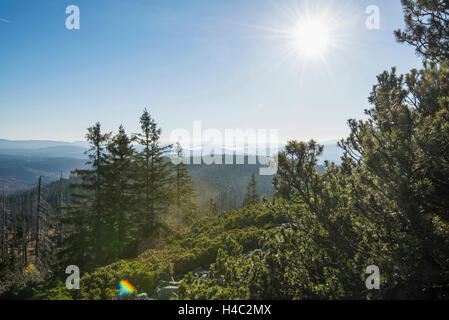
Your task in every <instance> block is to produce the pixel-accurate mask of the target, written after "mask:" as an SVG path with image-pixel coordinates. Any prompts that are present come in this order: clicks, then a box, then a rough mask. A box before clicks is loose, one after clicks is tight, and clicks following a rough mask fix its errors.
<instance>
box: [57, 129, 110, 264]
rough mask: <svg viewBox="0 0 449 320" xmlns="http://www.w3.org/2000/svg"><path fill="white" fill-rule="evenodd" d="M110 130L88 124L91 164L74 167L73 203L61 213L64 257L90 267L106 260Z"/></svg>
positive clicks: (87, 136) (87, 137) (89, 162)
mask: <svg viewBox="0 0 449 320" xmlns="http://www.w3.org/2000/svg"><path fill="white" fill-rule="evenodd" d="M110 136H111V134H110V133H106V134H103V133H102V132H101V125H100V123H96V124H95V125H94V126H92V127H90V128H88V133H87V135H86V139H87V141H88V142H89V143H90V145H91V147H90V149H89V150H88V151H87V154H88V156H89V161H88V162H87V164H88V165H89V166H90V168H88V169H83V170H81V169H77V170H75V171H74V174H75V175H76V179H75V180H74V183H73V184H72V185H71V188H72V190H73V194H72V203H71V204H70V206H68V207H67V214H66V215H65V216H63V217H62V221H63V224H64V226H66V228H65V231H66V236H65V239H64V244H65V246H66V249H65V250H64V251H63V256H64V259H65V260H66V261H68V262H70V263H72V264H76V265H78V266H79V267H82V266H83V267H87V268H91V267H93V266H95V265H99V264H103V263H105V262H106V261H107V257H108V255H107V241H110V239H108V238H107V237H106V234H107V227H106V226H105V223H106V222H107V219H106V213H107V210H106V205H107V204H106V202H105V169H106V168H105V167H106V164H107V155H106V144H107V143H108V141H109V139H110Z"/></svg>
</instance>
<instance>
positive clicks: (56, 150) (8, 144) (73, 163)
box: [0, 139, 342, 193]
mask: <svg viewBox="0 0 449 320" xmlns="http://www.w3.org/2000/svg"><path fill="white" fill-rule="evenodd" d="M323 144H324V154H323V156H322V157H321V158H322V160H325V159H327V160H329V161H333V162H335V163H337V164H338V163H340V156H341V154H342V152H341V150H340V149H339V148H338V147H337V145H336V144H337V142H336V141H330V142H325V143H323ZM88 147H89V145H88V143H87V142H85V141H78V142H62V141H51V140H5V139H0V190H1V189H3V190H6V192H8V193H11V192H15V191H20V190H24V189H28V188H31V187H33V186H34V185H35V184H36V182H37V180H38V178H39V176H42V177H43V180H44V182H45V183H49V182H51V181H54V180H56V179H58V178H59V177H60V176H61V173H62V175H63V176H64V177H67V176H68V175H69V174H70V172H71V171H73V170H74V169H76V168H78V169H80V168H85V167H86V165H85V162H86V159H87V156H86V155H85V151H86V150H87V149H88ZM203 147H204V146H203ZM282 147H283V146H279V150H281V149H282ZM201 149H202V148H199V150H192V152H191V156H198V155H200V154H201ZM187 151H188V150H186V153H187V154H188V152H187ZM268 151H269V150H267V152H266V154H268V153H269V152H268ZM271 151H273V150H271ZM232 153H235V154H240V155H241V154H246V152H244V150H237V151H236V150H232V149H223V154H232ZM204 166H205V165H204ZM204 166H200V167H201V169H200V168H199V167H198V166H196V167H192V168H189V169H191V172H192V173H193V175H194V178H195V176H197V177H200V176H201V177H202V178H201V179H196V180H197V181H196V185H197V186H199V185H201V186H202V188H200V189H207V187H206V186H207V185H209V186H212V185H213V184H214V183H215V181H214V180H215V179H216V177H215V176H216V175H217V174H218V175H219V176H220V177H221V179H225V180H226V181H228V179H227V178H226V177H225V176H228V178H230V177H234V178H235V175H234V172H233V171H232V170H234V171H235V170H237V171H238V172H239V173H238V175H243V176H245V178H246V176H248V177H249V175H250V174H249V173H248V174H247V172H240V170H242V169H243V170H245V169H244V168H242V166H241V165H240V166H237V167H233V168H234V169H232V168H230V167H228V166H224V167H226V168H222V169H221V168H219V167H221V166H220V165H215V166H213V167H211V168H204ZM243 167H247V166H243ZM256 167H257V166H256ZM199 169H200V170H199ZM231 169H232V170H231ZM247 169H248V170H249V166H248V168H247ZM255 169H256V168H253V167H251V171H253V170H255ZM204 170H206V171H204ZM217 170H218V171H217ZM200 171H204V173H201V172H200ZM231 171H232V172H231ZM237 171H236V172H235V173H237ZM209 172H210V173H209ZM212 172H217V173H212ZM206 176H207V177H206ZM270 179H271V178H270ZM194 180H195V179H194ZM246 180H247V179H245V181H243V180H242V182H241V184H242V186H243V185H246V183H247V181H246ZM267 181H268V180H267ZM267 183H268V184H269V182H267ZM225 184H226V183H225ZM264 184H266V183H265V182H264ZM242 186H239V187H240V188H241V187H242ZM214 189H215V188H214ZM264 191H265V190H264Z"/></svg>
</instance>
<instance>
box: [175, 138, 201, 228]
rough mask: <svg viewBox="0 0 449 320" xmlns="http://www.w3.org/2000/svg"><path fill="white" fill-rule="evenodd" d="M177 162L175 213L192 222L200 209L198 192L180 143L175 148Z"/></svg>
mask: <svg viewBox="0 0 449 320" xmlns="http://www.w3.org/2000/svg"><path fill="white" fill-rule="evenodd" d="M174 153H175V155H176V160H177V161H176V163H175V164H174V165H173V207H174V208H175V213H176V215H177V216H178V217H179V216H181V217H182V219H183V220H184V221H185V222H187V223H191V222H192V221H193V220H194V218H195V216H196V214H197V211H198V206H197V205H196V203H195V200H196V193H195V190H194V189H193V187H192V177H191V176H190V174H189V171H188V170H187V167H186V165H185V163H184V160H183V159H184V151H183V149H182V147H181V145H180V144H179V143H176V147H175V149H174Z"/></svg>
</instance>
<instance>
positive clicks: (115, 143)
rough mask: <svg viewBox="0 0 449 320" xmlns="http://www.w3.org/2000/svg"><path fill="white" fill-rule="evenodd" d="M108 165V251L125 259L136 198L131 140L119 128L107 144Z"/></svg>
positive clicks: (106, 174) (132, 229) (122, 129)
mask: <svg viewBox="0 0 449 320" xmlns="http://www.w3.org/2000/svg"><path fill="white" fill-rule="evenodd" d="M107 148H108V151H109V154H108V157H107V158H108V163H107V166H106V173H105V176H106V179H105V192H106V201H107V210H108V213H107V215H106V218H107V223H106V225H107V227H108V233H109V235H110V236H109V238H110V239H111V241H110V242H109V244H110V246H109V250H110V252H111V255H112V256H113V257H114V258H121V257H124V256H125V255H126V252H125V251H126V250H127V249H129V248H130V244H131V242H132V239H131V237H130V235H131V234H132V233H133V231H135V228H134V225H133V224H132V223H131V222H133V221H132V220H131V218H132V216H131V214H132V213H133V208H134V205H135V201H134V199H135V196H134V195H133V192H132V187H133V180H132V169H133V168H132V161H133V156H134V148H133V146H132V145H131V139H130V138H129V137H128V135H127V134H126V132H125V129H124V128H123V126H120V128H119V131H118V134H117V135H116V136H114V137H113V138H112V139H111V141H110V142H109V144H108V147H107Z"/></svg>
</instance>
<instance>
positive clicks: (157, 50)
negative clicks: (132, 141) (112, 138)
mask: <svg viewBox="0 0 449 320" xmlns="http://www.w3.org/2000/svg"><path fill="white" fill-rule="evenodd" d="M331 2H332V7H331V8H332V9H331V12H332V14H333V15H335V16H338V17H339V21H341V26H339V28H338V30H336V31H334V32H335V33H336V36H338V37H339V38H341V39H340V40H341V43H340V45H339V47H338V48H329V50H327V51H326V52H325V53H324V55H323V56H324V59H325V62H326V64H324V63H323V62H322V61H321V60H310V61H309V60H304V58H302V57H298V56H297V55H293V56H291V57H288V58H287V59H281V57H282V56H283V54H284V53H285V47H286V41H287V40H286V39H284V38H280V37H279V36H277V35H276V33H274V32H273V31H272V30H273V29H279V28H283V27H285V26H287V27H288V26H289V25H290V24H291V22H292V19H294V17H295V8H298V9H299V10H302V8H305V2H304V1H293V0H288V1H282V0H281V1H274V0H271V1H268V0H245V1H244V0H240V1H237V0H226V1H224V0H223V1H218V0H217V1H214V0H176V1H175V0H161V1H157V0H151V1H144V0H128V1H119V0H70V1H65V0H53V1H46V0H40V1H25V0H2V1H1V2H0V138H4V139H53V140H64V141H75V140H82V139H83V138H84V135H85V132H86V128H87V127H88V126H90V125H92V124H93V123H95V122H96V121H100V122H101V123H102V124H103V126H104V128H105V130H108V131H109V130H111V131H112V130H113V131H115V130H116V129H117V127H118V126H119V125H120V124H124V126H125V128H126V129H127V130H128V131H131V132H136V131H137V130H138V118H139V116H140V114H141V112H142V110H143V108H144V107H147V108H148V109H149V111H150V112H151V113H152V114H153V115H154V117H155V118H156V120H157V122H158V123H159V125H161V126H162V129H163V138H164V139H166V138H167V137H168V135H169V133H170V132H171V131H172V130H174V129H176V128H185V129H187V130H189V131H190V130H192V122H193V121H195V120H201V121H202V127H203V129H207V128H216V129H219V130H224V129H226V128H241V129H247V128H254V129H279V135H280V139H281V140H287V139H302V140H304V139H310V138H315V139H318V140H320V141H325V140H333V139H338V138H341V137H344V136H346V135H347V133H348V129H347V125H346V120H347V119H348V118H361V117H363V109H365V108H367V107H368V102H367V97H368V95H369V92H370V91H371V88H372V85H373V84H375V82H376V75H378V74H379V73H381V72H382V71H384V70H387V69H390V68H391V67H392V66H397V68H398V70H399V71H400V72H402V73H404V72H407V71H408V70H410V69H412V68H415V67H420V66H421V62H420V59H419V58H417V57H416V56H415V53H414V50H413V48H411V47H408V46H406V45H402V44H398V43H396V41H395V39H394V35H393V30H395V29H397V28H400V27H403V16H402V8H401V5H400V1H399V0H397V1H396V0H395V1H392V0H369V1H365V0H338V1H324V0H323V1H319V0H314V1H309V4H310V3H314V7H313V10H315V11H314V14H319V12H320V8H327V7H329V4H330V3H331ZM317 3H318V4H317ZM72 4H74V5H77V6H78V7H79V9H80V18H81V19H80V22H81V28H80V30H67V29H66V28H65V20H66V17H67V14H66V13H65V8H66V7H67V6H68V5H72ZM368 5H377V6H378V7H379V8H380V29H379V30H368V29H367V28H366V27H365V20H366V18H367V16H368V15H367V14H366V13H365V8H366V7H367V6H368ZM292 17H293V18H292Z"/></svg>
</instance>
